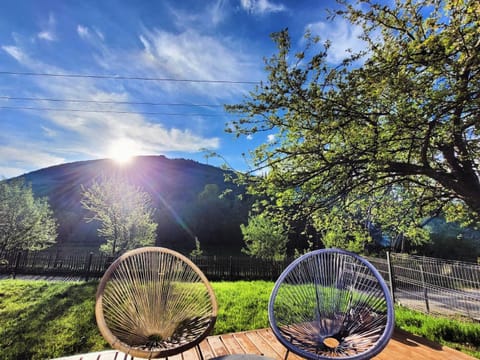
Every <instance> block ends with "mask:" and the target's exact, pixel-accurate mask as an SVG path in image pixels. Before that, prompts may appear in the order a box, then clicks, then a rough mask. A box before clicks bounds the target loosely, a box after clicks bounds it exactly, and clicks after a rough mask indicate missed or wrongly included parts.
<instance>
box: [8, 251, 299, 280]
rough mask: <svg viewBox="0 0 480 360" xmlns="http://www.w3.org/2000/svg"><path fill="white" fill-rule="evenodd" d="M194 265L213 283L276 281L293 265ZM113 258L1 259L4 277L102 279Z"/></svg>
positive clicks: (229, 261)
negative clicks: (31, 276) (30, 276)
mask: <svg viewBox="0 0 480 360" xmlns="http://www.w3.org/2000/svg"><path fill="white" fill-rule="evenodd" d="M191 259H192V261H193V262H194V263H195V264H196V265H197V266H198V267H199V268H200V269H201V270H202V271H203V273H204V274H205V276H206V277H207V278H208V279H209V280H212V281H218V280H225V281H228V280H231V281H234V280H275V279H276V278H278V276H279V275H280V274H281V272H282V271H283V269H284V268H285V267H286V266H287V265H288V264H289V263H290V262H291V259H290V260H286V261H266V260H259V259H254V258H251V257H246V256H244V257H241V256H238V257H236V256H195V257H191ZM112 261H113V258H111V257H108V256H105V255H102V254H94V253H86V254H75V255H67V256H59V255H58V254H52V253H39V252H27V251H20V252H17V253H6V254H4V255H2V256H0V274H3V275H10V276H11V277H16V276H17V275H36V276H62V277H67V278H79V279H85V280H89V279H94V278H100V277H101V276H102V275H103V273H104V272H105V270H106V269H107V267H108V266H109V265H110V264H111V263H112Z"/></svg>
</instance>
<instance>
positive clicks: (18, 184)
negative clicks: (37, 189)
mask: <svg viewBox="0 0 480 360" xmlns="http://www.w3.org/2000/svg"><path fill="white" fill-rule="evenodd" d="M56 238H57V222H56V219H55V217H54V216H53V211H52V210H51V208H50V205H49V204H48V200H47V198H35V196H34V195H33V191H32V187H31V186H30V185H28V184H26V183H25V181H24V180H22V179H16V180H12V181H7V180H4V181H2V182H0V254H1V253H3V252H4V251H12V250H14V251H17V250H42V249H44V248H46V247H48V246H50V245H53V244H54V243H55V241H56Z"/></svg>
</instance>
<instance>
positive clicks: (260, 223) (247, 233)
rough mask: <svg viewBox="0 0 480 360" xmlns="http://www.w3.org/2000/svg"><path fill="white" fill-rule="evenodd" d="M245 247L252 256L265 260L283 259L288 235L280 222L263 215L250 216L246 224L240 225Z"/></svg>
mask: <svg viewBox="0 0 480 360" xmlns="http://www.w3.org/2000/svg"><path fill="white" fill-rule="evenodd" d="M240 229H241V230H242V234H243V240H244V241H245V248H243V249H242V251H243V252H244V253H245V254H247V255H250V256H252V257H256V258H259V259H265V260H283V259H285V257H286V247H287V242H288V235H287V232H286V230H285V229H284V227H283V226H282V225H281V224H277V223H275V222H274V221H273V220H272V219H270V218H269V217H267V216H264V215H261V214H260V215H255V216H251V217H250V218H249V219H248V224H247V225H244V224H241V225H240Z"/></svg>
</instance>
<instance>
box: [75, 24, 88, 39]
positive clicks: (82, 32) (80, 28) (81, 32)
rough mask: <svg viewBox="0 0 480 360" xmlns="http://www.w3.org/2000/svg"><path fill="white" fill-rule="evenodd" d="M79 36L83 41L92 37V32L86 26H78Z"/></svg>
mask: <svg viewBox="0 0 480 360" xmlns="http://www.w3.org/2000/svg"><path fill="white" fill-rule="evenodd" d="M77 34H78V36H80V37H81V38H82V39H86V38H88V37H89V36H90V30H88V27H86V26H83V25H77Z"/></svg>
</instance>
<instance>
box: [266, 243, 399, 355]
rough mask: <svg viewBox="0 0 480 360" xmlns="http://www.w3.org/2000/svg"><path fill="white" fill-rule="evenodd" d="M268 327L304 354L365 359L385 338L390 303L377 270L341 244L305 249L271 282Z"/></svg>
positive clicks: (390, 321) (388, 333)
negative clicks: (310, 250)
mask: <svg viewBox="0 0 480 360" xmlns="http://www.w3.org/2000/svg"><path fill="white" fill-rule="evenodd" d="M268 317H269V322H270V326H271V328H272V331H273V332H274V334H275V336H276V337H277V338H278V339H279V341H280V342H281V343H282V344H283V345H284V346H285V347H286V348H287V353H286V355H285V358H287V357H288V354H289V352H290V351H292V352H293V353H295V354H297V355H299V356H302V357H304V358H307V359H312V360H317V359H318V360H320V359H332V358H335V359H339V358H340V359H350V360H353V359H355V360H358V359H369V358H371V357H373V356H375V355H376V354H378V353H379V352H380V351H381V350H382V349H383V348H384V347H385V346H386V345H387V343H388V341H389V340H390V338H391V336H392V332H393V327H394V309H393V302H392V298H391V296H390V293H389V291H388V288H387V285H386V284H385V281H384V280H383V278H382V276H381V275H380V274H379V272H378V271H377V270H376V269H375V267H373V265H371V264H370V263H369V262H368V261H367V260H365V259H364V258H362V257H360V256H358V255H356V254H353V253H350V252H347V251H344V250H339V249H322V250H316V251H312V252H310V253H307V254H305V255H303V256H301V257H299V258H298V259H296V260H295V261H294V262H292V263H291V264H290V265H289V266H288V267H287V268H286V269H285V270H284V271H283V273H282V274H281V275H280V277H279V278H278V280H277V281H276V282H275V286H274V288H273V290H272V294H271V296H270V300H269V305H268Z"/></svg>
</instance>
